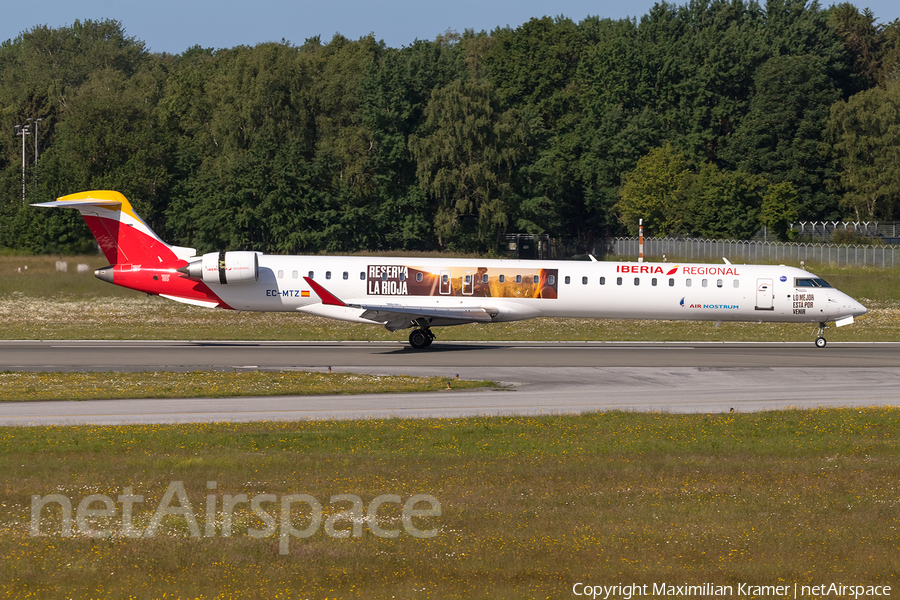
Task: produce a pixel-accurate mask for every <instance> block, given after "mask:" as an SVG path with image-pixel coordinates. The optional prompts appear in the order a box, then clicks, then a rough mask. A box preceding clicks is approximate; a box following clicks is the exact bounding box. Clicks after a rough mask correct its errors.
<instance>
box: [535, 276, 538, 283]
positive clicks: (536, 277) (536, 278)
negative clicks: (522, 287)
mask: <svg viewBox="0 0 900 600" xmlns="http://www.w3.org/2000/svg"><path fill="white" fill-rule="evenodd" d="M534 282H535V283H538V276H537V275H535V276H534Z"/></svg>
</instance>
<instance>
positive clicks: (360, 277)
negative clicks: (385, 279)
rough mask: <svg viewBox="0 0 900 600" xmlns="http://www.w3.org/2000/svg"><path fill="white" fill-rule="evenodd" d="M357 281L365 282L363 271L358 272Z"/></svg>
mask: <svg viewBox="0 0 900 600" xmlns="http://www.w3.org/2000/svg"><path fill="white" fill-rule="evenodd" d="M359 280H360V281H365V280H366V272H365V271H360V272H359Z"/></svg>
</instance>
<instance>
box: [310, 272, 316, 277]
mask: <svg viewBox="0 0 900 600" xmlns="http://www.w3.org/2000/svg"><path fill="white" fill-rule="evenodd" d="M309 278H310V279H315V278H316V277H315V273H314V272H313V271H310V272H309Z"/></svg>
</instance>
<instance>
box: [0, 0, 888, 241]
mask: <svg viewBox="0 0 900 600" xmlns="http://www.w3.org/2000/svg"><path fill="white" fill-rule="evenodd" d="M29 119H31V120H30V121H29ZM38 119H40V121H38ZM0 123H2V130H3V131H6V132H7V133H8V135H6V136H2V137H0V248H7V249H14V250H21V251H28V252H77V251H84V250H88V249H90V248H91V246H92V242H93V240H92V238H91V236H90V234H89V233H88V231H87V229H86V227H84V226H83V225H79V224H78V221H79V220H80V219H78V218H77V214H70V213H71V211H42V210H39V209H34V208H30V207H28V206H27V204H28V203H31V202H44V201H48V200H50V199H53V198H56V197H58V196H62V195H65V194H68V193H73V192H76V191H83V190H87V189H114V190H118V191H121V192H122V193H124V194H125V195H126V196H127V197H128V198H129V199H130V200H131V201H132V203H133V204H134V205H135V208H136V210H137V211H138V212H139V213H140V214H141V215H142V216H143V217H144V218H145V220H146V221H147V222H148V223H149V224H150V225H151V227H153V228H154V229H155V230H156V231H157V232H158V233H159V234H160V236H161V237H163V239H166V240H167V241H170V242H173V243H176V244H178V245H184V246H191V247H196V248H197V249H198V250H200V251H202V252H205V251H212V250H221V249H226V248H227V249H234V250H237V249H253V250H262V251H265V252H272V253H318V252H352V251H357V250H432V249H448V250H457V251H475V252H485V251H493V250H495V249H496V247H497V240H498V238H499V236H501V235H502V234H505V233H535V234H547V235H549V236H551V237H552V238H554V239H557V240H563V241H565V242H567V243H569V244H570V245H571V246H572V247H573V248H575V249H576V250H580V251H585V249H587V248H589V247H590V245H591V244H592V242H593V241H594V240H596V239H598V238H602V237H604V236H609V235H614V234H617V233H622V232H631V233H634V232H635V231H636V228H637V222H638V219H639V218H643V219H644V224H645V231H646V232H648V233H651V234H658V235H694V236H704V237H733V238H747V237H749V236H751V235H753V233H754V232H755V231H756V230H757V229H758V228H759V227H760V226H761V225H767V226H769V227H770V229H771V230H772V231H775V232H778V233H779V235H782V236H787V235H788V230H787V229H788V228H787V224H789V223H790V222H792V221H795V220H818V221H821V220H836V219H841V218H850V219H852V220H887V219H900V21H894V22H892V23H890V24H887V25H884V24H881V23H879V22H878V21H877V19H876V17H875V15H874V14H872V12H871V11H869V10H868V9H866V10H863V11H859V10H858V9H857V8H856V7H854V6H853V5H851V4H847V3H845V4H839V5H836V6H832V7H830V8H828V9H823V8H822V7H820V6H819V5H818V4H816V3H815V2H813V3H812V4H809V5H807V4H806V2H804V1H802V0H771V1H770V2H767V3H766V4H765V5H759V4H757V3H755V2H743V1H741V0H732V1H728V0H711V1H702V0H692V1H691V2H689V3H688V4H684V5H674V4H668V3H665V2H662V3H659V4H656V5H655V6H654V7H653V8H652V9H651V10H650V11H649V13H648V14H646V15H644V16H643V17H641V18H640V19H621V20H611V19H601V18H598V17H589V18H587V19H585V20H583V21H581V22H577V23H576V22H574V21H572V20H570V19H567V18H564V17H559V18H555V19H553V18H549V17H544V18H535V19H532V20H530V21H529V22H527V23H525V24H523V25H522V26H520V27H517V28H499V29H495V30H494V31H491V32H490V33H487V32H481V33H475V32H473V31H466V32H464V33H463V34H457V33H453V32H448V33H447V34H445V35H442V36H438V37H437V38H436V39H434V40H430V41H422V40H417V41H415V42H413V43H411V44H410V45H408V46H404V47H402V48H389V47H386V46H385V45H384V43H383V42H379V41H377V40H376V39H375V38H374V37H373V36H369V37H364V38H361V39H359V40H355V41H354V40H349V39H346V38H344V37H342V36H340V35H336V36H335V37H334V38H332V39H331V40H330V41H328V42H327V43H326V42H323V41H322V40H321V39H320V38H318V37H316V38H312V39H308V40H306V41H305V42H304V43H303V44H301V45H294V44H291V43H289V42H286V41H284V42H282V43H265V44H259V45H256V46H253V47H247V46H240V47H236V48H226V49H216V50H214V49H210V48H201V47H199V46H194V47H192V48H189V49H188V50H186V51H185V52H183V53H181V54H179V55H170V54H159V53H151V52H149V51H147V49H146V47H145V45H144V43H143V42H141V41H140V40H137V39H135V38H133V37H129V36H127V35H126V33H125V29H124V28H123V26H122V24H121V23H119V22H116V21H84V22H81V21H76V22H75V23H74V24H73V25H72V26H70V27H61V28H50V27H46V26H37V27H34V28H33V29H31V30H29V31H26V32H23V33H22V34H21V35H19V36H18V37H17V38H16V39H14V40H10V41H7V42H6V43H4V44H2V45H0ZM22 124H27V125H30V131H29V135H27V136H25V137H24V138H23V137H21V136H18V137H17V136H16V135H15V132H16V130H15V128H14V127H15V125H22ZM35 129H36V130H37V131H36V132H35ZM35 133H36V134H37V135H35ZM23 139H25V183H26V186H25V189H26V197H25V202H24V203H23V199H22V140H23ZM35 144H37V147H36V148H35ZM35 149H36V150H37V153H38V154H39V158H38V160H37V161H36V162H35V160H34V151H35Z"/></svg>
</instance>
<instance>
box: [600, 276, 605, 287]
mask: <svg viewBox="0 0 900 600" xmlns="http://www.w3.org/2000/svg"><path fill="white" fill-rule="evenodd" d="M600 285H606V277H601V278H600Z"/></svg>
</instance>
